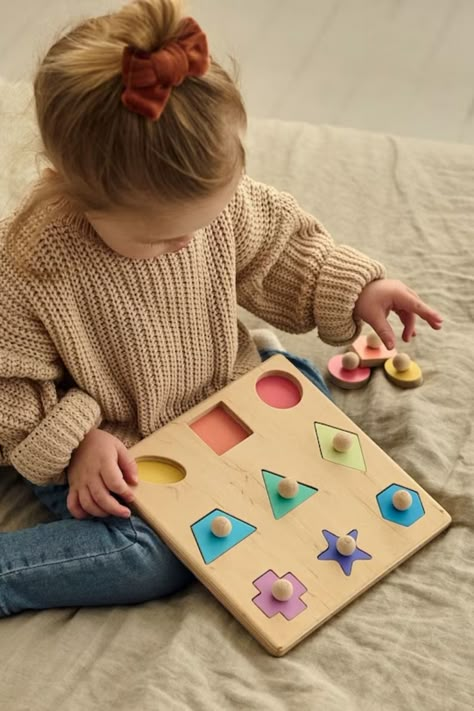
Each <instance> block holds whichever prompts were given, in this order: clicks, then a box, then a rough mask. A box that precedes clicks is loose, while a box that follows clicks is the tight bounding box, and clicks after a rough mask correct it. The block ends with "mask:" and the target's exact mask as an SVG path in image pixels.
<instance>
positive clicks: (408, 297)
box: [396, 290, 443, 330]
mask: <svg viewBox="0 0 474 711" xmlns="http://www.w3.org/2000/svg"><path fill="white" fill-rule="evenodd" d="M396 308H397V311H399V310H400V311H407V312H408V313H414V314H416V315H417V316H419V317H420V318H422V319H423V320H424V321H426V322H427V323H429V325H430V326H431V327H432V328H434V329H436V330H438V329H440V328H441V325H442V323H443V317H442V316H441V315H440V314H439V313H438V312H437V311H435V310H434V309H432V308H430V307H429V306H428V304H425V302H424V301H422V300H421V299H420V298H419V296H418V295H417V294H416V293H415V292H414V291H411V290H410V291H408V290H407V291H403V292H401V293H400V294H398V295H397V304H396Z"/></svg>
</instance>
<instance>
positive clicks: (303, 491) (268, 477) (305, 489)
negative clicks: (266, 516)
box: [262, 469, 318, 518]
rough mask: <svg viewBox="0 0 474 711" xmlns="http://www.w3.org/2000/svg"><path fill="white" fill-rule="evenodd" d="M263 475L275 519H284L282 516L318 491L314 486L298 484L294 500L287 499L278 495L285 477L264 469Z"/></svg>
mask: <svg viewBox="0 0 474 711" xmlns="http://www.w3.org/2000/svg"><path fill="white" fill-rule="evenodd" d="M262 474H263V480H264V482H265V486H266V488H267V494H268V498H269V499H270V504H271V506H272V510H273V515H274V516H275V518H282V516H285V515H286V514H287V513H289V512H290V511H292V510H293V509H294V508H296V507H297V506H299V505H300V504H302V503H303V502H304V501H306V500H307V499H309V497H310V496H313V494H315V493H316V492H317V491H318V490H317V489H316V488H315V487H314V486H308V485H307V484H301V482H298V484H299V485H300V486H299V490H298V493H297V494H296V496H295V497H293V498H292V499H285V498H284V497H283V496H280V494H279V493H278V484H279V483H280V481H281V480H282V479H285V477H284V476H282V475H281V474H273V472H268V471H266V469H262Z"/></svg>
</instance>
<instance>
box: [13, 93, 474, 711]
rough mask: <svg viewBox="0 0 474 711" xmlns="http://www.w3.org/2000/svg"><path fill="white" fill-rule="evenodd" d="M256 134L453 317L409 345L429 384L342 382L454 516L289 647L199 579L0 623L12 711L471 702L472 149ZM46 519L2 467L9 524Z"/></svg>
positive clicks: (285, 132)
mask: <svg viewBox="0 0 474 711" xmlns="http://www.w3.org/2000/svg"><path fill="white" fill-rule="evenodd" d="M25 91H26V90H25V89H24V88H23V89H21V88H20V89H13V88H12V87H7V89H5V87H0V155H2V158H3V167H4V168H3V170H2V174H1V176H0V180H1V183H0V206H3V205H4V204H5V202H6V200H7V199H8V198H9V197H12V198H13V197H17V196H18V195H19V189H20V188H21V186H23V185H24V181H25V178H27V176H28V175H31V174H32V173H31V171H32V167H31V164H30V161H29V158H31V156H28V155H27V154H24V153H19V152H18V151H19V148H18V145H16V146H14V145H13V144H12V142H13V140H14V139H15V140H16V141H18V139H19V138H22V139H23V137H24V136H26V135H27V132H28V126H31V124H30V123H29V122H30V115H29V114H28V116H27V117H26V118H25V117H23V115H21V116H18V115H17V114H15V113H14V112H15V111H18V110H20V109H19V107H21V105H22V97H23V96H24V95H25V93H24V92H25ZM4 107H8V111H6V110H5V108H4ZM7 128H8V136H9V139H10V142H8V140H7ZM248 144H249V145H248V151H249V161H250V165H249V172H251V173H252V174H253V175H254V176H255V177H256V178H257V179H260V180H262V181H265V182H268V183H271V184H274V185H275V186H276V187H278V188H280V189H283V190H290V191H291V192H292V193H293V194H294V195H295V197H296V198H297V199H298V200H299V201H301V203H302V205H303V207H305V209H307V210H309V211H312V212H314V214H317V215H318V216H319V217H320V218H321V219H322V221H323V222H324V223H325V224H326V225H327V227H328V229H329V230H330V231H331V233H332V234H333V235H334V237H335V238H336V239H337V240H338V241H342V242H345V243H346V244H349V245H352V246H353V247H355V248H357V249H361V250H363V251H365V252H367V253H370V254H371V255H372V256H373V257H374V258H376V259H380V260H381V261H382V262H383V263H384V264H385V265H386V266H387V269H388V272H389V276H391V277H398V278H402V279H403V280H404V281H405V282H406V283H407V284H408V285H409V286H411V287H412V288H414V289H416V290H417V291H418V293H419V294H420V296H421V297H422V298H424V299H425V300H427V301H428V303H430V304H431V305H432V306H433V307H435V308H437V309H439V310H440V311H441V313H442V314H443V316H444V317H445V322H444V325H443V329H442V331H441V332H437V333H435V332H432V331H431V330H430V329H429V327H428V326H425V325H423V324H421V323H420V324H419V326H418V329H417V331H418V335H417V337H416V339H415V340H414V341H413V342H412V343H411V344H410V345H409V346H408V347H406V348H405V347H403V349H404V350H405V349H406V350H407V351H408V352H409V353H410V355H411V356H412V357H413V358H414V359H415V360H416V361H417V362H418V363H419V365H420V366H421V368H422V369H423V374H424V378H425V382H424V384H423V386H422V387H421V388H419V389H416V390H412V391H403V390H399V389H397V388H395V387H394V386H393V385H391V384H390V383H389V382H388V381H387V380H386V379H385V377H384V375H383V373H382V371H381V370H377V371H376V372H374V374H373V376H372V380H371V381H370V383H369V385H368V386H367V387H366V388H365V389H363V390H360V391H354V392H343V391H340V390H337V389H336V388H332V392H333V396H334V398H335V401H336V403H337V405H338V406H339V407H341V408H342V409H343V410H344V411H345V412H346V413H347V414H348V415H349V416H350V417H351V418H352V419H353V420H354V421H355V422H356V423H357V424H358V425H359V426H360V427H362V429H364V430H365V432H367V434H368V435H369V436H370V437H372V439H373V440H374V441H375V442H376V443H377V444H378V445H379V446H381V447H382V448H383V449H384V450H385V451H386V452H387V453H388V454H389V455H390V456H391V457H392V458H393V459H394V460H395V461H396V462H397V463H398V464H400V466H401V467H402V468H404V469H405V470H406V471H407V472H408V473H409V474H410V475H411V476H413V477H414V478H415V479H416V480H417V481H418V482H419V483H420V484H421V485H422V486H423V487H424V488H425V489H426V491H427V492H428V493H429V494H431V495H432V496H433V497H434V498H435V499H436V500H437V501H438V502H439V503H440V504H441V505H442V506H443V507H444V508H446V509H447V510H448V511H449V513H450V514H451V516H452V517H453V523H452V525H451V527H450V528H449V529H448V530H447V531H446V532H445V533H443V534H442V535H440V536H439V537H437V538H436V539H435V540H434V541H433V542H431V543H430V544H428V545H427V546H425V547H424V548H423V549H422V550H420V551H419V552H418V553H417V554H415V555H414V556H413V557H411V558H410V559H409V560H408V561H406V562H405V563H404V564H403V565H401V566H400V567H398V568H397V569H396V570H394V571H393V572H392V573H391V574H390V575H388V576H387V577H386V578H384V579H383V580H382V581H380V582H379V583H378V584H377V585H376V586H374V587H373V588H371V589H370V590H369V591H367V592H366V593H365V594H364V595H362V596H361V597H360V598H358V599H357V600H355V601H354V602H353V603H352V604H351V605H349V606H348V607H346V608H345V609H344V610H343V611H342V612H341V613H340V614H339V615H337V616H336V617H334V618H332V619H331V620H330V621H329V622H327V623H326V624H325V625H324V626H323V627H321V628H320V629H319V630H318V631H316V632H315V633H313V634H312V635H311V636H310V637H309V638H308V639H307V640H305V641H304V642H302V643H301V644H300V645H299V646H298V647H296V648H295V649H294V650H292V651H291V652H290V653H289V654H288V655H286V656H285V657H283V658H281V659H275V658H273V657H271V656H269V655H268V654H267V653H266V652H265V651H263V649H262V648H261V647H260V646H259V645H258V644H257V642H255V641H254V640H253V639H252V638H251V637H250V636H249V635H248V633H247V632H246V631H245V630H244V629H243V628H242V627H241V625H240V624H239V623H238V622H237V621H236V620H235V619H234V618H233V617H232V616H231V615H230V614H229V613H228V612H227V611H226V610H225V609H224V608H223V607H222V606H221V605H220V604H219V603H218V602H217V601H216V600H215V599H214V598H213V597H212V595H211V594H210V593H209V592H207V591H206V590H205V589H204V588H203V587H202V585H201V584H199V583H194V584H193V585H192V586H191V587H190V588H189V589H187V590H186V591H183V592H182V593H178V594H177V595H175V596H172V597H170V598H167V599H165V600H159V601H154V602H149V603H145V604H142V605H137V606H130V607H127V606H121V607H111V608H105V607H104V608H92V609H85V608H84V609H77V610H71V609H64V610H60V609H59V610H51V611H47V612H41V613H23V614H21V615H19V616H16V617H12V618H8V619H5V620H1V621H0V670H1V672H0V706H1V707H2V708H5V709H8V710H9V711H20V710H21V711H23V710H24V709H30V708H34V709H35V711H50V709H51V708H61V709H64V711H76V709H77V710H78V711H79V710H82V709H91V708H103V709H110V708H113V709H114V710H115V711H129V709H140V711H156V710H157V709H159V710H161V709H165V708H166V709H169V710H170V711H187V710H188V709H192V711H214V709H216V710H217V709H219V710H222V709H224V710H225V711H227V709H229V710H230V709H236V708H241V709H245V711H253V710H255V711H257V709H258V711H267V710H268V711H287V709H290V708H291V709H298V711H315V709H322V710H323V711H341V710H344V711H372V710H373V711H380V710H381V709H382V710H383V711H399V710H400V709H404V710H406V711H408V710H410V711H411V710H413V711H414V710H416V711H419V710H421V709H430V711H468V710H469V711H470V710H471V709H472V706H473V699H474V682H473V674H472V669H473V668H474V658H473V648H474V644H473V641H474V640H473V615H474V599H473V589H474V580H473V570H474V565H473V563H474V560H473V556H474V554H473V550H474V546H473V528H474V505H473V500H474V471H473V462H474V444H473V441H474V440H473V437H472V431H471V423H472V414H473V392H474V370H473V368H472V363H473V362H474V328H473V317H474V257H473V250H472V233H473V228H474V148H472V147H469V146H458V145H446V144H440V143H438V144H436V143H431V142H422V141H418V140H416V141H415V140H409V139H398V138H394V137H390V136H385V135H375V134H369V133H361V132H356V131H351V130H345V129H335V128H328V127H314V126H309V125H304V124H288V123H282V122H276V121H258V122H254V123H252V124H251V126H250V131H249V138H248ZM243 317H244V318H245V320H246V323H247V325H248V326H250V327H254V326H257V325H259V321H258V320H257V319H255V318H253V317H250V316H248V315H247V314H245V313H244V314H243ZM396 323H397V322H396V319H393V324H394V325H396ZM396 330H397V333H399V334H400V333H401V328H399V327H398V326H396ZM279 336H280V338H281V340H282V342H283V343H284V346H285V347H286V348H288V349H289V350H291V351H292V352H296V353H298V354H299V355H301V356H303V357H306V358H309V359H310V360H312V361H315V362H316V363H317V364H319V366H320V367H321V368H322V369H324V366H325V363H326V361H327V359H328V358H329V357H330V355H332V354H334V353H335V352H336V351H335V349H334V348H331V347H329V346H326V345H324V344H322V343H321V342H320V341H317V339H316V336H315V335H314V334H306V335H304V336H288V334H282V333H279ZM400 345H401V344H400ZM48 519H49V514H48V513H47V512H46V510H45V509H42V508H41V507H40V505H39V504H38V502H37V501H35V500H34V498H33V497H32V496H31V495H30V494H29V492H28V491H27V490H26V487H24V486H23V484H22V483H21V482H20V480H19V479H18V478H16V477H14V476H13V475H12V474H7V475H6V476H1V477H0V530H1V531H5V530H13V529H15V528H21V527H25V526H28V525H32V523H36V522H38V521H41V520H48Z"/></svg>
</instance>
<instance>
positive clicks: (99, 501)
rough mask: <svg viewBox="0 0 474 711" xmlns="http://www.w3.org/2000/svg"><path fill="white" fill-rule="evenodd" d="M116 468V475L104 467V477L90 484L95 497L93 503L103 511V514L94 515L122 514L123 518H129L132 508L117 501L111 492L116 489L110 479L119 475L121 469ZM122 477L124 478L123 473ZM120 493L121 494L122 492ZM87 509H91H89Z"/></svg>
mask: <svg viewBox="0 0 474 711" xmlns="http://www.w3.org/2000/svg"><path fill="white" fill-rule="evenodd" d="M115 466H116V465H115ZM116 468H117V471H116V472H115V476H114V474H113V473H111V471H110V470H109V471H108V472H107V470H106V469H105V468H104V471H103V472H102V476H103V479H102V478H101V479H100V480H99V481H98V482H94V484H93V485H91V486H89V489H90V492H91V494H92V498H93V502H92V505H94V504H95V506H96V508H98V509H99V510H101V511H102V512H103V513H102V514H94V515H98V516H99V515H102V516H120V517H121V518H129V516H130V509H128V508H127V507H126V506H123V505H122V504H121V503H120V501H117V499H116V498H115V497H114V496H112V494H111V493H110V492H111V491H114V489H113V488H112V487H111V486H110V485H109V484H108V480H110V478H111V476H112V477H114V478H116V477H117V475H118V474H119V469H118V467H116ZM120 478H122V476H121V474H120ZM127 488H128V487H127ZM119 495H120V496H121V494H119ZM124 498H126V497H124ZM99 507H100V508H99ZM87 510H88V511H89V509H87Z"/></svg>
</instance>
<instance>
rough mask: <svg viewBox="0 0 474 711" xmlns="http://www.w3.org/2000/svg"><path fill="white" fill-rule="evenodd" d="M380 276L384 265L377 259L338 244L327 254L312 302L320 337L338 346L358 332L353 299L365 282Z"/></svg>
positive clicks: (347, 341)
mask: <svg viewBox="0 0 474 711" xmlns="http://www.w3.org/2000/svg"><path fill="white" fill-rule="evenodd" d="M384 277H385V269H384V267H383V266H382V265H381V264H380V263H379V262H376V261H375V260H374V259H370V258H369V257H366V256H365V255H364V254H361V252H358V251H357V250H355V249H352V247H346V246H340V247H338V248H336V249H335V250H334V251H332V252H331V253H330V254H329V255H328V257H327V259H326V261H325V263H324V266H323V268H322V270H321V272H320V275H319V279H318V282H317V285H316V297H315V305H314V315H315V320H316V323H317V326H318V332H319V337H320V338H321V340H322V341H324V342H325V343H328V344H330V345H333V346H341V345H344V344H346V343H349V342H351V341H353V340H354V338H356V337H357V336H358V335H359V333H360V331H361V328H362V322H361V321H360V320H359V319H357V320H356V319H354V315H353V314H354V307H355V304H356V301H357V299H358V298H359V296H360V293H361V292H362V290H363V289H364V287H366V286H367V284H369V283H370V282H372V281H375V280H376V279H383V278H384Z"/></svg>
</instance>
